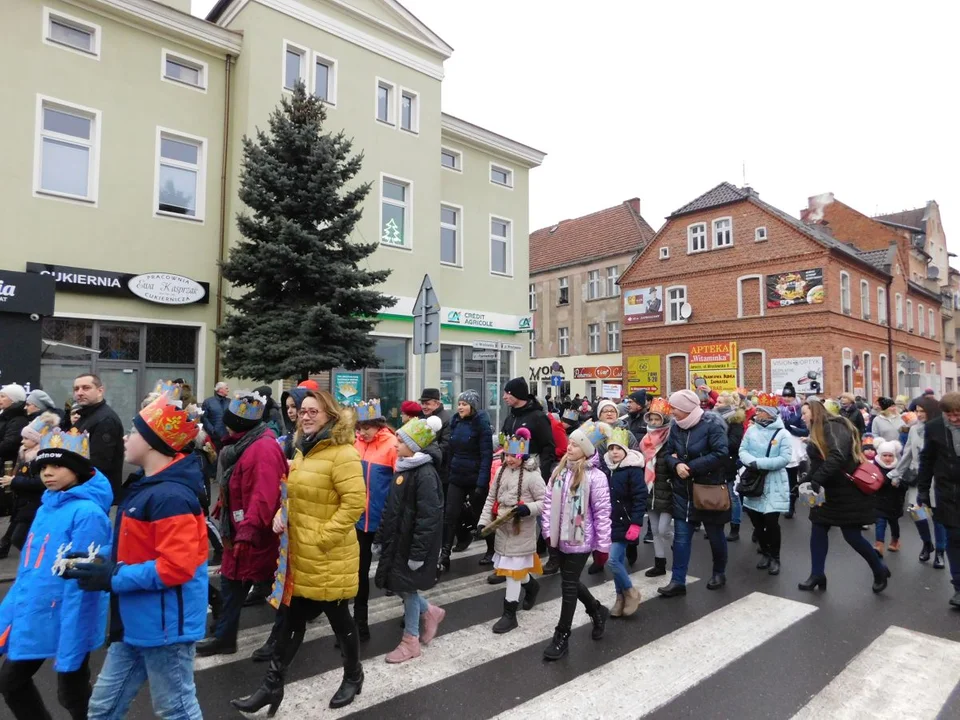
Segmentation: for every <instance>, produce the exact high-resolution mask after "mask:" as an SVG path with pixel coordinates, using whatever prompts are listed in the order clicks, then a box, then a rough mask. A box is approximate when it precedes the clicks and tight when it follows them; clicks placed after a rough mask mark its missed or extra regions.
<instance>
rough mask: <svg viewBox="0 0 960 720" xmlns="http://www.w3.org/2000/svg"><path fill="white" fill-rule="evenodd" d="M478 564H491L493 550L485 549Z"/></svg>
mask: <svg viewBox="0 0 960 720" xmlns="http://www.w3.org/2000/svg"><path fill="white" fill-rule="evenodd" d="M480 564H481V565H493V551H492V550H487V551H486V552H485V553H484V554H483V557H482V558H480Z"/></svg>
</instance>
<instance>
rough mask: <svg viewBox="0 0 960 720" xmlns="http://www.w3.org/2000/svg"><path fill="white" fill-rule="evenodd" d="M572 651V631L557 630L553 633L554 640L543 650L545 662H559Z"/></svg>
mask: <svg viewBox="0 0 960 720" xmlns="http://www.w3.org/2000/svg"><path fill="white" fill-rule="evenodd" d="M569 649H570V631H569V630H561V629H560V628H557V629H556V630H554V631H553V640H551V641H550V644H549V645H547V647H546V648H544V650H543V659H544V660H559V659H560V658H562V657H564V656H565V655H566V654H567V651H568V650H569Z"/></svg>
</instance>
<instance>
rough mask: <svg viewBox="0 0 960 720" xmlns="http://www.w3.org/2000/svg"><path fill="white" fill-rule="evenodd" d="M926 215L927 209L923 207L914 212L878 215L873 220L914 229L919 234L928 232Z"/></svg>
mask: <svg viewBox="0 0 960 720" xmlns="http://www.w3.org/2000/svg"><path fill="white" fill-rule="evenodd" d="M926 214H927V208H926V207H921V208H914V209H913V210H901V211H900V212H896V213H889V214H887V215H876V216H875V217H874V218H873V219H874V220H879V221H880V222H885V223H891V224H893V225H900V226H902V227H908V228H914V229H916V230H917V231H918V232H926V231H927V223H926V220H925V217H926Z"/></svg>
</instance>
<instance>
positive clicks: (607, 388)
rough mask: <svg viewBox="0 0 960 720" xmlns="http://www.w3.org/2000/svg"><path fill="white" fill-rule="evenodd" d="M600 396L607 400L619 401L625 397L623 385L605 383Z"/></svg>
mask: <svg viewBox="0 0 960 720" xmlns="http://www.w3.org/2000/svg"><path fill="white" fill-rule="evenodd" d="M600 395H601V397H604V398H606V399H607V400H619V399H620V398H622V397H623V385H621V384H620V383H603V388H602V389H601V391H600Z"/></svg>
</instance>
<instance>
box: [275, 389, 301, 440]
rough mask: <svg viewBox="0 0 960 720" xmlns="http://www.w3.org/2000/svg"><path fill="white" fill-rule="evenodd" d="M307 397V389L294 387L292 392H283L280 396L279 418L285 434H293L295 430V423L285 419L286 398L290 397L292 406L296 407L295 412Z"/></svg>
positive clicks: (287, 418)
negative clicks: (285, 431)
mask: <svg viewBox="0 0 960 720" xmlns="http://www.w3.org/2000/svg"><path fill="white" fill-rule="evenodd" d="M306 396H307V388H303V387H295V388H293V389H292V390H284V391H283V392H282V393H281V394H280V408H279V409H280V417H281V419H282V420H283V427H284V428H286V430H287V432H293V431H294V430H296V427H297V423H296V422H293V421H291V420H290V418H289V417H287V398H288V397H292V398H293V402H294V404H295V405H296V406H297V410H299V409H300V406H301V405H302V404H303V399H304V398H305V397H306Z"/></svg>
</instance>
